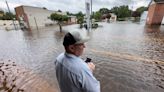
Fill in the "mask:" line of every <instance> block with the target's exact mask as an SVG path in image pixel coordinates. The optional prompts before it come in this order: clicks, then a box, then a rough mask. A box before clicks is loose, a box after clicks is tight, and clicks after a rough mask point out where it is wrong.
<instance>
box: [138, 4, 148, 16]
mask: <svg viewBox="0 0 164 92" xmlns="http://www.w3.org/2000/svg"><path fill="white" fill-rule="evenodd" d="M144 11H147V7H143V6H142V7H139V8H137V9H136V12H138V13H139V15H140V16H141V14H142V13H143V12H144Z"/></svg>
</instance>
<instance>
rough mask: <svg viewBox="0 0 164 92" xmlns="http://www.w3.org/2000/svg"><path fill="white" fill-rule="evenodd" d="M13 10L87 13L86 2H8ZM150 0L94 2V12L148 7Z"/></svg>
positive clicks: (3, 7)
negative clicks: (118, 8)
mask: <svg viewBox="0 0 164 92" xmlns="http://www.w3.org/2000/svg"><path fill="white" fill-rule="evenodd" d="M7 1H8V3H9V5H10V8H11V10H13V11H14V7H17V6H19V5H28V6H36V7H46V8H47V9H49V10H59V9H60V10H62V11H69V12H72V13H76V12H79V11H82V12H85V0H7ZM4 2H5V0H0V4H1V6H0V8H2V9H7V7H6V6H5V5H2V4H5V3H4ZM149 2H150V0H93V11H97V10H99V9H100V8H108V9H111V8H112V7H114V6H121V5H129V6H133V8H137V7H140V6H143V5H144V6H146V5H148V3H149Z"/></svg>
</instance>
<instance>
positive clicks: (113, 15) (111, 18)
mask: <svg viewBox="0 0 164 92" xmlns="http://www.w3.org/2000/svg"><path fill="white" fill-rule="evenodd" d="M109 14H110V15H111V17H110V19H109V20H108V19H107V18H106V17H107V14H104V15H103V16H102V19H104V20H102V21H104V22H115V21H117V15H115V14H114V13H109Z"/></svg>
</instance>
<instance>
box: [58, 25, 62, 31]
mask: <svg viewBox="0 0 164 92" xmlns="http://www.w3.org/2000/svg"><path fill="white" fill-rule="evenodd" d="M58 25H59V29H60V33H61V32H62V26H61V24H60V23H58Z"/></svg>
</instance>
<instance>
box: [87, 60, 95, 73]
mask: <svg viewBox="0 0 164 92" xmlns="http://www.w3.org/2000/svg"><path fill="white" fill-rule="evenodd" d="M87 64H88V66H89V68H90V69H91V71H92V72H93V71H94V70H95V65H94V64H93V63H92V62H89V63H87Z"/></svg>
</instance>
